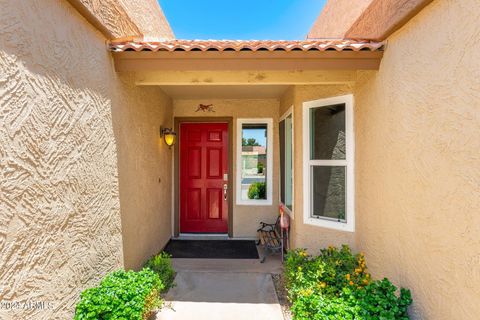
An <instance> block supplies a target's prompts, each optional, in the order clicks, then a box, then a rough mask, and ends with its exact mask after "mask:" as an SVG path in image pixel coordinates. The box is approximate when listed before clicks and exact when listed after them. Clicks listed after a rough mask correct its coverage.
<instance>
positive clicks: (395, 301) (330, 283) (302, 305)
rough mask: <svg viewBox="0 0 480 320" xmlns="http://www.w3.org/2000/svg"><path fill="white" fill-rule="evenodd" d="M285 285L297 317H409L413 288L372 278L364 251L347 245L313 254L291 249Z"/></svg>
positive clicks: (361, 319) (394, 318) (395, 318)
mask: <svg viewBox="0 0 480 320" xmlns="http://www.w3.org/2000/svg"><path fill="white" fill-rule="evenodd" d="M284 275H285V284H286V287H287V292H288V297H289V299H290V301H291V302H292V313H293V316H294V319H296V320H300V319H302V320H303V319H305V320H306V319H314V320H315V319H355V320H370V319H385V320H387V319H392V320H397V319H402V320H403V319H408V313H407V309H408V306H409V305H410V304H411V303H412V299H411V296H410V291H409V290H406V289H401V290H400V295H399V296H397V294H396V292H397V288H396V287H395V286H394V285H393V284H392V283H391V282H390V281H389V280H388V279H383V280H382V281H371V277H370V274H369V273H368V272H367V267H366V263H365V258H364V256H363V254H353V253H352V252H351V250H350V248H349V247H348V246H342V247H341V248H340V249H338V248H334V247H329V248H327V249H322V250H320V254H319V255H318V256H311V255H309V254H308V253H307V252H306V251H305V250H303V249H297V250H294V251H290V252H289V253H288V254H287V259H286V263H285V274H284Z"/></svg>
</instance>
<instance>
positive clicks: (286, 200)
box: [278, 108, 293, 215]
mask: <svg viewBox="0 0 480 320" xmlns="http://www.w3.org/2000/svg"><path fill="white" fill-rule="evenodd" d="M278 127H279V128H278V129H279V134H280V137H279V138H280V139H279V140H280V202H281V203H282V204H283V205H284V206H285V208H286V209H287V211H288V213H289V214H290V215H292V214H293V114H292V110H291V108H290V109H289V110H288V111H287V112H286V113H285V115H284V116H283V117H281V118H280V123H279V126H278Z"/></svg>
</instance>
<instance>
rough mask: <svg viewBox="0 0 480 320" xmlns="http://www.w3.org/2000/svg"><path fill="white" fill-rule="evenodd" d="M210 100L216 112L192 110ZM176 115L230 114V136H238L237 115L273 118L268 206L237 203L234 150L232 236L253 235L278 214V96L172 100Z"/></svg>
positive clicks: (226, 115) (212, 115) (234, 152)
mask: <svg viewBox="0 0 480 320" xmlns="http://www.w3.org/2000/svg"><path fill="white" fill-rule="evenodd" d="M200 103H202V104H213V105H214V109H215V112H201V111H200V112H195V110H196V109H197V107H198V105H199V104H200ZM173 105H174V111H173V112H174V116H175V117H204V116H205V117H233V139H234V142H236V141H237V140H236V139H237V136H236V133H237V119H238V118H272V119H273V133H274V135H273V137H274V139H273V173H274V174H273V199H272V205H271V206H249V205H237V204H236V189H235V188H236V185H235V183H236V179H237V176H236V170H237V169H236V156H237V155H236V144H235V147H234V150H233V173H234V177H233V179H234V180H233V181H234V192H233V193H234V205H233V236H234V237H237V238H239V237H249V238H250V237H256V230H257V227H258V225H259V222H260V221H267V222H268V221H272V222H274V221H275V219H276V216H277V215H278V174H276V173H277V172H278V170H279V157H278V151H279V150H278V108H279V101H278V100H277V99H232V100H228V99H227V100H226V99H222V100H219V99H203V100H181V99H179V100H175V101H174V103H173Z"/></svg>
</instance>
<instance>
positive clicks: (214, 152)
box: [180, 123, 229, 233]
mask: <svg viewBox="0 0 480 320" xmlns="http://www.w3.org/2000/svg"><path fill="white" fill-rule="evenodd" d="M227 174H228V124H227V123H182V124H180V232H185V233H186V232H197V233H227V232H228V200H229V199H228V197H227V189H226V188H227V181H226V179H227V177H228V175H227ZM224 179H225V180H224Z"/></svg>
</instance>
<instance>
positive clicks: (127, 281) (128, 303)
mask: <svg viewBox="0 0 480 320" xmlns="http://www.w3.org/2000/svg"><path fill="white" fill-rule="evenodd" d="M163 288H164V285H163V283H162V281H161V280H160V278H159V277H158V275H157V274H156V273H155V272H153V271H152V270H149V269H143V270H141V271H139V272H135V271H124V270H119V271H115V272H112V273H110V274H108V275H107V276H106V277H105V278H104V279H103V280H102V281H101V282H100V285H98V286H97V287H94V288H90V289H86V290H85V291H83V292H82V294H81V299H80V302H79V303H78V304H77V307H76V310H75V317H74V319H75V320H98V319H102V320H110V319H111V320H113V319H129V320H142V319H147V318H148V317H149V315H150V314H151V313H152V312H153V311H154V310H156V309H158V308H160V307H161V306H162V304H163V300H162V298H161V297H160V292H161V291H162V290H163Z"/></svg>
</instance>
